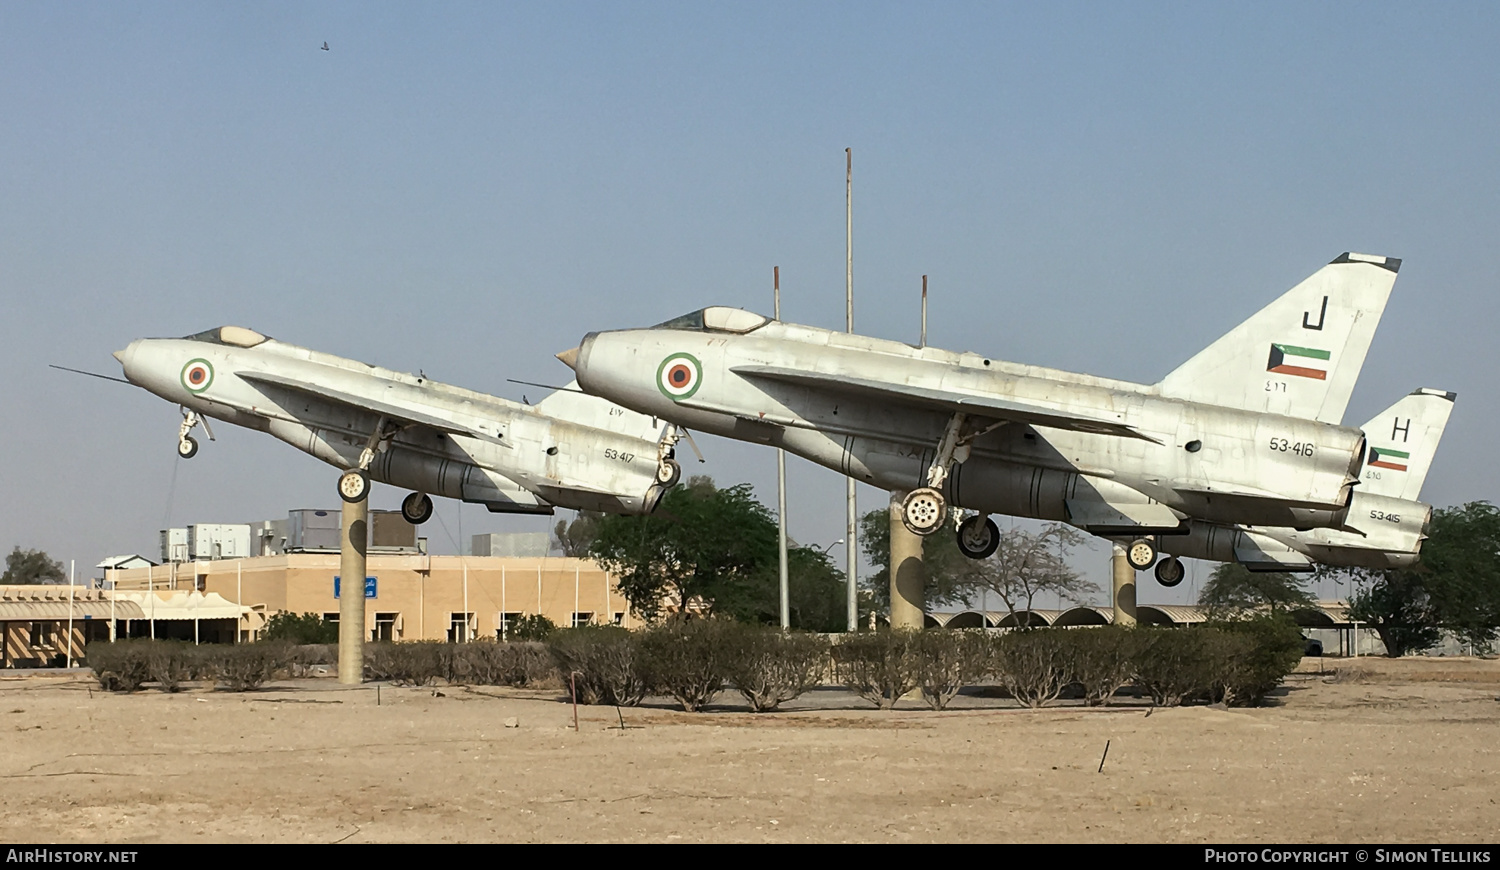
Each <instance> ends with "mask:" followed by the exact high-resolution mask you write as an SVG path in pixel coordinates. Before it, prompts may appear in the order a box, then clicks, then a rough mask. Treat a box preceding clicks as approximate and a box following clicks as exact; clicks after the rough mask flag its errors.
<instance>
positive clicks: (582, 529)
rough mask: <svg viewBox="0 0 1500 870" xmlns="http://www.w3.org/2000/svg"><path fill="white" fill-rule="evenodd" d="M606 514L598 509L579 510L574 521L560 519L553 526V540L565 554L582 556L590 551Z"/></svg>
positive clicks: (576, 556)
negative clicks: (600, 522) (600, 521)
mask: <svg viewBox="0 0 1500 870" xmlns="http://www.w3.org/2000/svg"><path fill="white" fill-rule="evenodd" d="M603 518H604V514H602V513H599V512H597V511H579V512H578V513H577V515H576V516H574V517H573V521H572V522H568V521H567V520H558V521H557V525H556V526H554V527H553V528H552V540H553V543H555V544H556V545H557V548H558V549H559V550H561V551H562V554H563V555H564V556H573V557H575V558H581V557H583V556H587V555H588V553H589V545H591V544H593V543H594V538H595V537H596V536H597V535H598V534H599V520H601V519H603Z"/></svg>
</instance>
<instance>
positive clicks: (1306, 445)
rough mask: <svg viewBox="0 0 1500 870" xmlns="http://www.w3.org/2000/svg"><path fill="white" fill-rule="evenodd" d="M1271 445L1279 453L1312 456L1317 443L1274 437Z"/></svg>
mask: <svg viewBox="0 0 1500 870" xmlns="http://www.w3.org/2000/svg"><path fill="white" fill-rule="evenodd" d="M1270 447H1271V449H1272V450H1274V451H1276V452H1277V453H1295V454H1297V455H1298V456H1309V457H1310V456H1312V455H1313V452H1314V451H1315V450H1316V449H1317V445H1315V444H1313V443H1312V442H1311V441H1290V440H1288V439H1286V438H1272V439H1271V442H1270Z"/></svg>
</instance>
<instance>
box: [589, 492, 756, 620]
mask: <svg viewBox="0 0 1500 870" xmlns="http://www.w3.org/2000/svg"><path fill="white" fill-rule="evenodd" d="M588 552H589V555H590V556H591V557H592V558H593V559H594V560H595V561H596V562H598V563H599V564H600V565H602V566H604V567H605V568H606V569H608V570H609V571H610V572H612V573H613V574H614V575H615V578H616V583H617V584H618V586H619V588H620V592H621V594H623V595H624V596H625V599H626V600H627V601H629V602H630V605H631V607H632V609H634V610H635V611H636V612H637V613H639V614H641V616H643V617H645V618H646V619H647V620H654V619H656V618H658V617H660V616H661V615H663V614H664V613H669V612H673V611H675V612H680V613H686V612H688V611H690V610H693V609H700V608H701V609H703V610H713V609H716V608H718V602H720V601H721V600H722V601H723V602H724V603H725V606H726V608H732V609H736V610H739V609H740V607H741V604H740V603H742V602H745V601H746V600H753V599H754V598H755V596H754V594H753V589H750V588H747V587H752V588H753V587H754V586H756V585H760V584H764V583H765V582H766V577H767V572H766V567H767V565H769V566H770V568H771V573H770V576H771V577H772V578H774V577H775V576H776V561H777V559H776V520H775V518H774V517H773V516H772V514H771V512H770V511H768V510H767V509H766V507H765V505H762V504H761V503H760V502H758V501H756V500H755V497H754V496H753V495H752V494H751V488H750V485H749V484H748V483H745V484H739V485H737V486H732V487H729V488H727V489H719V488H718V487H716V486H714V482H713V481H712V480H711V479H709V478H707V477H694V478H693V479H691V480H689V481H688V483H687V485H686V486H681V487H677V488H676V489H673V490H672V491H670V492H668V493H667V494H666V495H665V496H663V497H662V501H661V505H660V506H659V507H657V509H656V512H655V513H653V514H651V515H650V516H608V517H604V518H602V519H601V520H600V521H599V524H598V530H597V534H596V536H595V538H594V541H593V543H592V544H591V545H590V546H589V550H588ZM733 615H734V616H735V617H736V618H745V616H746V614H745V613H744V612H743V611H741V612H737V613H734V614H733Z"/></svg>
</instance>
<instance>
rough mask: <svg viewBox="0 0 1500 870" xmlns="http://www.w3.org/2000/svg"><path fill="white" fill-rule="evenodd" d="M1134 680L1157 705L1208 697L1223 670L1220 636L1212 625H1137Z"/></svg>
mask: <svg viewBox="0 0 1500 870" xmlns="http://www.w3.org/2000/svg"><path fill="white" fill-rule="evenodd" d="M1136 631H1138V632H1140V633H1141V635H1142V643H1141V644H1140V646H1139V648H1138V649H1137V650H1136V657H1135V673H1136V681H1137V682H1138V683H1139V684H1140V686H1141V688H1143V689H1145V690H1146V692H1147V694H1149V695H1150V696H1151V700H1152V702H1153V703H1155V704H1156V705H1157V706H1158V707H1175V706H1177V705H1179V704H1181V703H1182V702H1183V701H1185V700H1190V699H1193V698H1196V697H1199V696H1204V697H1208V696H1211V695H1212V693H1213V691H1214V687H1215V685H1216V683H1217V682H1218V679H1219V677H1220V675H1222V674H1223V672H1224V663H1223V656H1224V655H1225V653H1226V650H1225V648H1224V643H1223V637H1222V635H1221V634H1220V633H1219V632H1218V631H1215V630H1214V629H1212V628H1206V627H1197V628H1137V629H1136Z"/></svg>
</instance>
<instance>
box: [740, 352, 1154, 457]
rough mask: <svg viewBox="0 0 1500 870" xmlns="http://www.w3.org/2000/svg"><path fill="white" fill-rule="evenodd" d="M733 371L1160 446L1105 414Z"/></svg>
mask: <svg viewBox="0 0 1500 870" xmlns="http://www.w3.org/2000/svg"><path fill="white" fill-rule="evenodd" d="M731 371H733V372H734V373H735V374H738V375H742V376H744V377H747V378H752V379H761V380H768V381H778V382H781V383H785V384H794V385H796V386H799V387H809V388H811V389H815V390H822V391H825V392H830V393H843V394H845V395H850V396H859V397H862V398H869V399H884V400H886V401H889V402H895V403H898V404H902V405H907V406H909V407H913V408H924V409H927V410H932V411H946V412H949V413H955V414H971V415H973V416H976V417H989V418H991V419H994V420H1011V421H1014V422H1017V423H1026V424H1028V425H1032V426H1045V427H1048V428H1051V429H1070V430H1073V431H1076V432H1095V433H1098V434H1100V435H1118V436H1120V437H1122V438H1139V439H1141V440H1143V441H1150V442H1151V443H1153V444H1160V443H1161V442H1160V441H1157V440H1156V439H1155V438H1152V437H1151V436H1149V435H1146V434H1144V433H1142V432H1140V431H1137V430H1136V429H1134V428H1132V427H1130V426H1127V425H1125V424H1124V423H1122V422H1120V421H1119V420H1118V419H1113V420H1112V419H1109V418H1108V417H1106V416H1104V415H1102V414H1101V415H1099V416H1089V415H1084V414H1076V413H1073V412H1070V411H1061V410H1057V409H1054V408H1046V407H1042V406H1040V405H1030V404H1027V403H1025V402H1017V401H1014V400H1011V399H1001V398H996V397H990V396H975V395H971V394H968V393H955V392H951V391H948V390H936V389H932V388H930V387H916V386H911V385H910V384H895V383H886V382H883V381H871V380H865V379H863V378H854V377H846V376H842V375H827V374H822V373H820V372H809V371H803V370H801V369H784V368H777V367H775V366H736V367H734V368H733V369H731Z"/></svg>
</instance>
